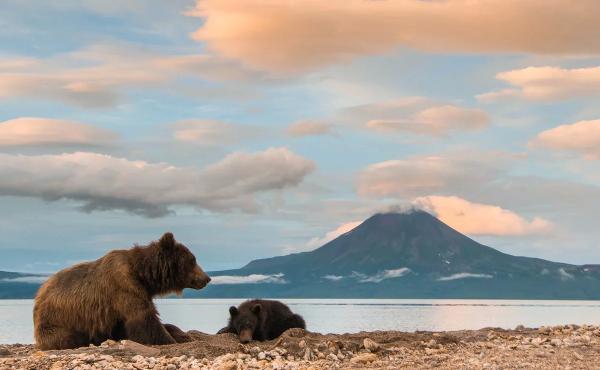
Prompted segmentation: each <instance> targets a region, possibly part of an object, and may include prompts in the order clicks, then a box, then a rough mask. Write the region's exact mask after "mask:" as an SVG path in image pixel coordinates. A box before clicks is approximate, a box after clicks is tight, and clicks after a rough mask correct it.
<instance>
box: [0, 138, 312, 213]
mask: <svg viewBox="0 0 600 370" xmlns="http://www.w3.org/2000/svg"><path fill="white" fill-rule="evenodd" d="M313 169H314V163H313V162H311V161H309V160H306V159H304V158H302V157H300V156H298V155H296V154H294V153H292V152H291V151H289V150H288V149H286V148H270V149H267V150H265V151H262V152H256V153H241V152H238V153H232V154H230V155H228V156H226V157H225V158H224V159H223V160H221V161H220V162H217V163H215V164H212V165H210V166H208V167H206V168H204V169H202V170H198V169H196V168H182V167H174V166H171V165H169V164H166V163H147V162H144V161H130V160H127V159H123V158H115V157H111V156H108V155H101V154H95V153H83V152H77V153H71V154H61V155H40V156H24V155H8V154H0V195H11V196H26V197H39V198H42V199H45V200H58V199H72V200H76V201H79V202H83V209H84V210H86V211H92V210H111V209H121V210H127V211H129V212H132V213H137V214H141V215H145V216H149V217H158V216H163V215H165V214H167V213H169V212H170V208H171V207H173V206H177V205H184V206H192V207H196V208H200V209H208V210H212V211H229V210H236V209H238V210H242V211H245V212H255V211H257V210H259V209H260V204H259V203H258V200H257V199H256V195H257V194H258V193H262V192H268V191H272V190H282V189H285V188H288V187H293V186H295V185H298V184H299V183H300V182H301V181H302V180H303V179H304V177H305V176H307V175H308V174H309V173H310V172H312V170H313Z"/></svg>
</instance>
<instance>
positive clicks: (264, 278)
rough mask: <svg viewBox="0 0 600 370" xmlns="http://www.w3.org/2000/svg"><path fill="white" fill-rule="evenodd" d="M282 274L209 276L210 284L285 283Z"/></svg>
mask: <svg viewBox="0 0 600 370" xmlns="http://www.w3.org/2000/svg"><path fill="white" fill-rule="evenodd" d="M283 276H284V275H283V274H281V273H279V274H273V275H262V274H252V275H246V276H235V275H221V276H211V277H210V278H211V281H210V283H211V285H233V284H286V283H287V280H285V279H284V278H283Z"/></svg>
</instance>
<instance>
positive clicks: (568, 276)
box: [558, 267, 575, 281]
mask: <svg viewBox="0 0 600 370" xmlns="http://www.w3.org/2000/svg"><path fill="white" fill-rule="evenodd" d="M558 275H559V276H560V279H561V280H563V281H566V280H573V279H575V276H573V275H572V274H569V273H568V272H566V271H565V269H564V268H562V267H561V268H559V269H558Z"/></svg>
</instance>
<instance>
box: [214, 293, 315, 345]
mask: <svg viewBox="0 0 600 370" xmlns="http://www.w3.org/2000/svg"><path fill="white" fill-rule="evenodd" d="M229 315H230V317H229V323H228V325H227V326H226V327H224V328H223V329H221V330H219V332H218V333H217V334H221V333H234V334H237V335H238V336H239V338H240V342H242V343H248V342H250V341H251V340H258V341H264V340H271V339H275V338H277V337H279V336H280V335H281V334H282V333H283V332H284V331H286V330H288V329H291V328H301V329H306V323H305V322H304V319H303V318H302V316H300V315H297V314H295V313H293V312H292V311H291V310H290V308H289V307H288V306H286V305H285V304H283V303H281V302H279V301H271V300H265V299H252V300H248V301H246V302H244V303H242V304H241V305H240V306H239V307H235V306H231V307H229Z"/></svg>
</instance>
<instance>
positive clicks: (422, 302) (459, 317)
mask: <svg viewBox="0 0 600 370" xmlns="http://www.w3.org/2000/svg"><path fill="white" fill-rule="evenodd" d="M241 301H242V300H241V299H159V300H156V303H157V306H158V310H159V312H160V314H161V317H162V320H163V322H166V323H173V324H175V325H177V326H179V327H180V328H182V329H185V330H190V329H196V330H200V331H202V332H206V333H214V332H216V331H217V330H219V329H220V328H222V327H223V326H224V325H225V323H226V322H227V318H228V315H229V313H228V311H227V309H228V307H229V306H231V305H237V304H239V303H240V302H241ZM282 301H283V302H285V303H287V304H288V305H289V306H290V307H291V308H292V310H293V311H295V312H297V313H299V314H301V315H302V316H304V319H305V320H306V323H307V326H308V330H311V331H314V332H320V333H347V332H358V331H361V330H366V331H372V330H401V331H415V330H436V331H437V330H459V329H480V328H483V327H501V328H514V327H515V326H517V325H519V324H523V325H525V326H529V327H537V326H541V325H560V324H595V325H600V301H508V300H437V299H432V300H427V299H284V300H282ZM32 308H33V301H32V300H0V343H33V322H32Z"/></svg>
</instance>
